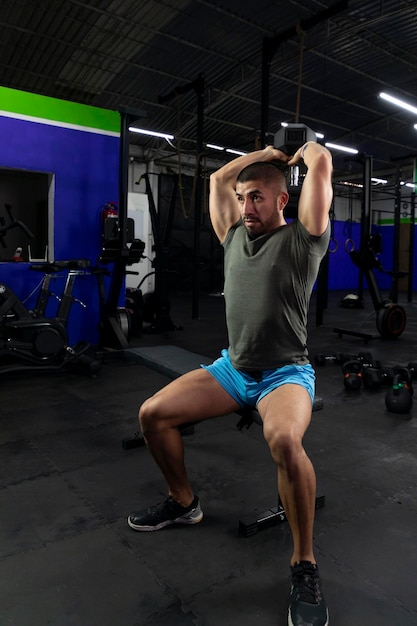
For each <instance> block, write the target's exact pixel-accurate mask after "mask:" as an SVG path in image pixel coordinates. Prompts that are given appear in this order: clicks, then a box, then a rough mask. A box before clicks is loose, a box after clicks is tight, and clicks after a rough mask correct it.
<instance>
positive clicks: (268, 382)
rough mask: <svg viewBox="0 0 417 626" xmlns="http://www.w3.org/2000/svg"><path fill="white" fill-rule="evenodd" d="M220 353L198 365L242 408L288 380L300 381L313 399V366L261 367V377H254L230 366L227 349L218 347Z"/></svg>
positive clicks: (251, 404) (254, 405) (296, 383)
mask: <svg viewBox="0 0 417 626" xmlns="http://www.w3.org/2000/svg"><path fill="white" fill-rule="evenodd" d="M221 354H222V356H221V357H220V358H218V359H217V360H216V361H214V363H212V364H211V365H202V366H201V367H203V368H204V369H206V370H207V371H208V372H210V374H211V375H212V376H214V378H215V379H216V380H217V382H219V383H220V385H221V386H222V387H223V389H225V390H226V391H227V393H228V394H230V395H231V396H232V398H233V399H234V400H236V402H237V403H238V404H239V405H240V406H241V407H242V408H243V407H245V406H250V407H256V406H257V404H258V402H259V401H260V400H262V398H264V397H265V396H266V395H267V394H268V393H270V392H271V391H273V390H274V389H276V388H277V387H280V386H281V385H286V384H288V383H290V384H294V385H301V387H304V389H306V390H307V391H308V393H309V394H310V398H311V403H312V404H313V402H314V391H315V380H316V377H315V374H314V369H313V367H312V366H311V365H310V363H307V364H306V365H296V364H294V365H284V366H283V367H279V368H277V369H272V370H264V371H263V372H262V380H260V381H259V380H255V379H254V378H252V376H250V374H248V373H247V372H243V371H241V370H237V369H235V368H234V367H233V365H232V363H231V361H230V357H229V353H228V351H227V350H222V352H221Z"/></svg>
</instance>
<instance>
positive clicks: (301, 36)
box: [295, 23, 306, 124]
mask: <svg viewBox="0 0 417 626" xmlns="http://www.w3.org/2000/svg"><path fill="white" fill-rule="evenodd" d="M295 29H296V31H297V33H298V37H299V42H300V59H299V62H298V81H297V101H296V104H295V123H296V124H298V120H299V119H300V103H301V87H302V82H303V61H304V39H305V35H306V33H305V31H304V30H303V29H302V28H301V26H300V24H299V23H298V24H297V25H296V27H295Z"/></svg>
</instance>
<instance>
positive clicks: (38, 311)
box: [0, 259, 101, 375]
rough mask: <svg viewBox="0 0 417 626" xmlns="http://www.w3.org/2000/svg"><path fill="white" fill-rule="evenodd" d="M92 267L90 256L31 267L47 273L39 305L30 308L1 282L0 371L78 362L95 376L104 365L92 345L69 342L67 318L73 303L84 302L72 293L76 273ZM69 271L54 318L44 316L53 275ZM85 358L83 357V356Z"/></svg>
mask: <svg viewBox="0 0 417 626" xmlns="http://www.w3.org/2000/svg"><path fill="white" fill-rule="evenodd" d="M89 267H90V262H89V261H88V259H71V260H67V261H55V262H53V263H41V264H34V265H32V266H31V269H32V270H36V271H41V272H43V273H44V274H45V276H44V279H43V281H42V286H41V289H40V291H39V294H38V299H37V303H36V306H35V308H34V309H33V310H29V309H27V308H26V306H25V305H24V304H23V302H22V301H21V300H20V299H19V298H18V297H17V296H16V294H15V293H14V292H13V291H12V290H11V289H10V288H9V287H7V285H5V284H4V283H0V373H6V372H15V371H21V370H28V369H37V370H38V369H48V370H56V369H60V368H62V367H64V366H66V365H70V364H72V365H73V366H76V365H77V363H79V364H80V367H81V368H82V369H83V370H84V371H88V373H89V374H91V375H95V374H96V373H97V372H98V371H99V369H100V367H101V365H100V363H99V362H98V361H96V360H95V359H94V358H90V357H88V355H87V351H88V350H89V348H90V345H89V344H88V343H85V342H80V343H79V344H77V345H76V346H73V347H71V346H69V345H68V335H67V330H66V326H67V321H68V316H69V313H70V309H71V306H72V304H73V302H78V303H79V304H81V306H85V305H84V304H83V303H82V302H81V301H79V300H77V299H76V298H74V297H73V295H72V292H73V288H74V284H75V280H76V278H77V276H80V275H82V274H85V273H86V272H87V270H88V269H89ZM62 271H66V272H67V274H66V280H65V286H64V290H63V293H62V296H61V297H60V298H58V299H59V302H60V303H59V306H58V310H57V313H56V316H55V317H54V318H49V317H45V310H46V306H47V302H48V299H49V297H50V296H51V295H52V294H51V292H50V290H49V286H50V280H51V276H50V275H51V274H52V273H56V272H62ZM81 357H82V358H81Z"/></svg>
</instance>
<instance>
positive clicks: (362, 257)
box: [333, 154, 407, 341]
mask: <svg viewBox="0 0 417 626" xmlns="http://www.w3.org/2000/svg"><path fill="white" fill-rule="evenodd" d="M354 160H356V161H358V162H360V163H361V164H362V167H363V191H362V208H361V234H360V247H359V250H351V251H350V253H349V256H350V258H351V259H352V261H353V263H354V264H355V265H356V266H357V267H358V268H359V271H360V281H359V287H360V294H359V300H360V301H361V300H362V289H363V277H365V278H366V282H367V284H368V289H369V294H370V296H371V299H372V304H373V307H374V309H375V313H376V327H377V330H378V332H379V333H380V335H381V336H382V337H383V338H385V339H395V338H397V337H399V336H400V335H401V334H402V332H403V331H404V329H405V325H406V313H405V310H404V309H403V307H402V306H400V305H399V304H397V295H398V280H399V278H402V277H404V276H406V275H407V272H400V271H399V269H398V250H399V248H398V246H396V245H394V264H393V270H392V271H389V270H385V269H384V268H383V267H382V264H381V262H380V261H379V259H378V256H377V255H378V254H379V253H380V252H381V241H380V238H379V237H375V236H374V235H372V234H371V178H372V161H373V159H372V157H371V156H369V155H366V154H362V155H358V156H357V157H356V158H355V159H354ZM399 208H400V207H399V206H398V202H396V204H395V211H396V213H398V211H399ZM397 219H399V216H397V217H396V219H395V224H397ZM398 223H399V222H398ZM394 228H395V229H396V226H394ZM398 230H399V229H398ZM395 236H399V234H397V233H396V232H395ZM375 269H378V270H379V271H380V272H382V273H385V274H389V275H390V276H392V288H391V293H390V295H389V297H388V298H386V299H383V298H382V295H381V292H380V290H379V287H378V284H377V281H376V278H375ZM333 330H334V332H335V333H337V334H338V335H339V337H342V336H343V335H352V336H354V337H361V338H362V339H365V341H369V340H370V339H372V338H373V336H372V335H370V334H369V333H363V332H359V331H355V330H346V329H342V328H334V329H333Z"/></svg>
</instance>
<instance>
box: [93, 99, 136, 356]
mask: <svg viewBox="0 0 417 626" xmlns="http://www.w3.org/2000/svg"><path fill="white" fill-rule="evenodd" d="M119 113H120V148H119V203H118V207H117V210H116V208H115V206H113V205H111V204H108V205H105V207H104V210H103V212H102V213H103V216H104V218H105V219H104V220H103V224H102V250H101V254H100V256H99V261H100V262H101V263H102V264H104V265H107V264H109V263H112V264H113V267H112V270H111V271H110V272H108V271H105V270H103V271H101V272H100V269H99V268H97V271H96V272H95V273H96V275H97V277H98V279H99V292H100V308H101V312H100V313H101V320H100V331H101V332H100V334H101V338H100V344H101V347H111V348H126V347H127V346H128V339H127V334H128V327H129V319H128V314H127V313H126V310H125V309H123V308H121V307H120V306H119V300H120V295H121V291H122V287H123V281H124V277H125V275H126V271H127V270H126V268H127V266H128V265H132V264H134V263H139V261H140V260H141V259H142V258H143V251H144V249H145V244H144V243H143V241H141V240H140V239H135V236H134V221H133V220H132V219H131V218H128V216H127V194H128V179H129V126H130V125H131V124H132V123H133V122H134V121H136V120H138V119H139V118H143V117H146V113H145V112H144V111H140V110H136V109H130V108H128V107H119ZM111 208H113V209H114V210H111ZM105 275H110V276H111V280H110V286H109V290H108V294H107V297H106V294H105V284H104V276H105Z"/></svg>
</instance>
